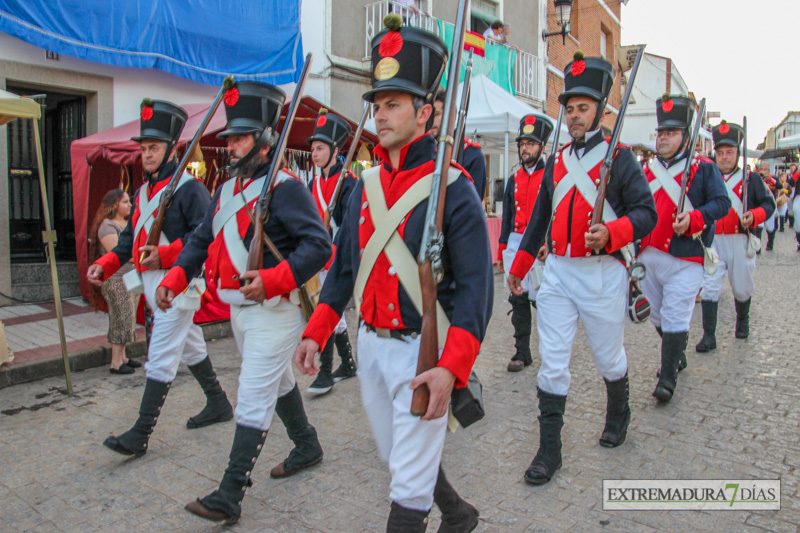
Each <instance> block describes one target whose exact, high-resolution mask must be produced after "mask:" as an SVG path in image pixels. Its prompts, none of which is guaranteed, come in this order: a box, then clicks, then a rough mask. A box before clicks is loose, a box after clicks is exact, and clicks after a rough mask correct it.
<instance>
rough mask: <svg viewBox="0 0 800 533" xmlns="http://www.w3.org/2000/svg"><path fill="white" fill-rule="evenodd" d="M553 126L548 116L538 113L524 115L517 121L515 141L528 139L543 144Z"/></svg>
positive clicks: (551, 131) (545, 142)
mask: <svg viewBox="0 0 800 533" xmlns="http://www.w3.org/2000/svg"><path fill="white" fill-rule="evenodd" d="M554 127H555V126H553V122H552V121H551V120H550V117H547V116H545V115H540V114H538V113H531V114H530V115H525V116H524V117H522V118H521V119H520V121H519V135H517V138H516V141H517V142H519V141H520V140H522V139H530V140H531V141H534V142H537V143H541V144H543V145H544V144H547V139H549V138H550V134H551V133H553V129H554Z"/></svg>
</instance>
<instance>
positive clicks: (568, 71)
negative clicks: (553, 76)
mask: <svg viewBox="0 0 800 533" xmlns="http://www.w3.org/2000/svg"><path fill="white" fill-rule="evenodd" d="M616 76H617V72H616V70H614V65H612V64H611V63H609V62H608V61H606V60H605V59H603V58H601V57H584V56H583V53H582V52H580V51H579V52H575V56H574V60H573V61H572V63H570V64H569V65H567V68H565V69H564V92H562V93H561V94H560V95H558V101H559V102H560V103H561V105H567V102H568V101H569V99H570V98H572V97H573V96H588V97H589V98H592V99H593V100H596V101H598V102H600V108H601V109H602V108H604V107H605V103H606V99H607V98H608V95H609V93H610V92H611V87H612V86H613V85H614V78H615V77H616Z"/></svg>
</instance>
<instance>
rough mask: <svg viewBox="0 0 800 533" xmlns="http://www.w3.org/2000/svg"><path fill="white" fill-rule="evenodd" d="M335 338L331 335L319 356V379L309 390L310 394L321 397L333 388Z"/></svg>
mask: <svg viewBox="0 0 800 533" xmlns="http://www.w3.org/2000/svg"><path fill="white" fill-rule="evenodd" d="M333 338H334V336H333V335H331V337H330V338H329V339H328V342H327V343H326V344H325V348H323V349H322V352H320V354H319V372H317V378H316V379H315V380H314V382H313V383H312V384H311V386H310V387H309V388H308V393H309V394H314V395H316V396H321V395H323V394H326V393H328V392H330V390H331V389H332V388H333V372H332V369H333Z"/></svg>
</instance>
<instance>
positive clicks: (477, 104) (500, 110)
mask: <svg viewBox="0 0 800 533" xmlns="http://www.w3.org/2000/svg"><path fill="white" fill-rule="evenodd" d="M462 87H463V83H462V84H461V85H460V86H459V88H458V94H459V97H458V99H459V100H458V101H460V99H461V96H460V95H461V89H462ZM537 112H539V113H541V112H540V111H537V110H536V109H534V108H533V107H531V106H529V105H528V104H526V103H525V102H523V101H521V100H518V99H517V98H516V97H514V96H512V95H511V94H510V93H508V92H506V91H505V90H504V89H503V88H502V87H500V86H499V85H497V84H496V83H494V82H493V81H492V80H490V79H489V78H487V77H486V76H484V75H478V76H475V77H473V78H472V82H471V84H470V92H469V113H468V114H467V124H466V128H465V130H464V131H465V136H466V137H467V138H469V139H471V138H473V137H474V136H477V141H478V142H479V143H480V145H481V147H482V149H483V152H484V153H486V154H503V155H504V156H505V158H504V160H505V176H504V179H508V175H509V165H508V161H509V151H510V150H513V153H516V147H514V146H513V144H512V143H513V142H514V139H515V138H516V136H517V133H518V131H519V121H520V120H521V119H522V117H523V116H525V115H528V114H530V113H537ZM553 123H555V121H553ZM365 128H366V129H367V130H368V131H370V132H372V133H376V132H375V121H374V120H373V119H369V120H368V121H367V123H366V125H365ZM567 140H569V131H568V130H567V128H566V126H562V128H561V137H560V139H559V144H564V143H565V142H566V141H567ZM551 146H552V137H551ZM547 152H548V153H551V152H552V149H548V150H547Z"/></svg>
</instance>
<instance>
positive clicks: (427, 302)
mask: <svg viewBox="0 0 800 533" xmlns="http://www.w3.org/2000/svg"><path fill="white" fill-rule="evenodd" d="M468 6H469V0H459V3H458V14H457V16H456V25H455V33H454V34H453V35H454V36H453V46H452V48H451V50H452V51H453V57H451V58H450V65H449V71H448V74H447V89H446V96H445V100H444V110H443V113H442V125H441V127H440V130H439V149H438V151H437V152H436V167H435V170H434V171H433V183H432V184H431V195H430V197H429V198H428V211H427V213H426V215H425V226H424V229H423V233H422V246H421V248H420V253H419V258H418V262H419V279H420V284H421V285H422V330H421V338H420V343H419V356H418V358H417V375H420V374H422V373H423V372H427V371H428V370H430V369H432V368H434V367H435V366H436V365H437V364H438V362H439V333H438V324H437V320H436V305H437V294H438V293H437V285H438V282H439V280H440V279H441V277H442V264H441V253H442V248H443V246H444V235H443V234H442V222H443V220H444V200H445V193H446V192H447V176H448V173H449V170H450V160H451V158H452V157H453V142H454V139H453V135H454V133H455V121H456V113H457V109H456V90H457V89H458V77H459V71H460V69H461V52H462V51H463V50H464V31H465V30H466V18H467V11H468ZM429 399H430V391H429V390H428V387H427V385H424V384H423V385H420V386H419V387H417V388H416V389H414V394H413V397H412V399H411V414H412V415H414V416H422V415H424V414H425V413H426V412H427V411H428V401H429Z"/></svg>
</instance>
